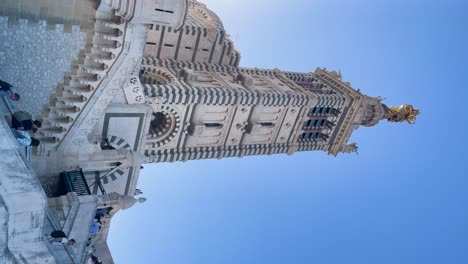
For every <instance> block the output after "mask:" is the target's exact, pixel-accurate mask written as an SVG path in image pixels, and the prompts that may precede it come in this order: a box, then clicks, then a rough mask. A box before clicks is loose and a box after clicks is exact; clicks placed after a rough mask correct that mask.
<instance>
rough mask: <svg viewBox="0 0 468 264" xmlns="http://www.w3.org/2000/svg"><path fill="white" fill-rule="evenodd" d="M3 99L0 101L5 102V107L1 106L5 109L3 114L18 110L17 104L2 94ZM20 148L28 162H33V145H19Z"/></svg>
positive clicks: (11, 113) (10, 113)
mask: <svg viewBox="0 0 468 264" xmlns="http://www.w3.org/2000/svg"><path fill="white" fill-rule="evenodd" d="M1 99H2V101H0V103H2V102H3V106H4V107H0V109H3V111H0V112H4V111H5V112H6V113H2V114H9V115H13V113H14V112H16V107H15V105H14V104H13V103H12V102H11V100H10V99H8V98H5V97H3V96H2V97H1ZM18 148H19V150H20V151H21V154H22V156H23V158H24V160H25V161H28V162H31V156H32V147H31V146H26V147H23V146H19V147H18Z"/></svg>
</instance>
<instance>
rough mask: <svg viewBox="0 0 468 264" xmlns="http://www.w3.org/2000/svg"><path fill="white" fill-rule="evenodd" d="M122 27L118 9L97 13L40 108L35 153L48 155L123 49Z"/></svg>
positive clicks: (123, 27) (68, 128) (123, 24)
mask: <svg viewBox="0 0 468 264" xmlns="http://www.w3.org/2000/svg"><path fill="white" fill-rule="evenodd" d="M129 2H133V1H129ZM124 30H125V19H124V18H123V17H122V16H120V13H119V12H118V11H115V10H110V12H102V11H101V12H99V11H98V12H97V14H96V21H95V23H94V29H93V31H92V32H91V33H90V34H91V36H92V37H91V38H88V39H90V41H89V44H88V45H87V46H86V47H85V50H84V51H83V52H81V53H80V56H79V58H78V60H77V61H75V62H74V63H73V66H72V72H71V73H70V74H69V75H68V76H66V77H65V81H64V83H63V84H60V85H58V87H57V90H56V93H55V94H52V95H51V96H50V102H49V105H48V106H47V107H46V108H45V109H44V111H43V114H42V120H43V126H42V129H41V130H40V136H38V139H39V140H41V142H42V144H41V145H40V146H39V147H38V148H37V150H36V152H35V154H36V155H49V154H50V151H52V150H53V149H54V148H55V147H56V146H57V145H58V144H59V142H60V141H61V140H62V139H63V138H64V137H65V135H66V134H67V132H68V131H69V130H70V128H71V126H72V125H73V122H74V121H75V120H76V119H77V117H78V116H79V115H80V113H81V111H82V110H83V109H84V108H85V107H86V104H87V103H88V100H89V99H90V98H91V97H92V96H93V94H94V92H95V91H96V90H97V89H99V85H100V83H101V80H102V79H103V78H104V77H105V76H106V75H107V73H108V71H109V70H110V68H111V67H112V65H113V63H114V62H115V60H116V58H117V57H118V55H119V54H120V53H121V52H122V45H123V41H124Z"/></svg>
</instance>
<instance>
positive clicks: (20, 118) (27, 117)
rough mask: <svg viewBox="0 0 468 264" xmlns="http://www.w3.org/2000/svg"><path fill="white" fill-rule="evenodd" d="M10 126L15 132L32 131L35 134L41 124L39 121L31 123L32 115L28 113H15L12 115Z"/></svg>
mask: <svg viewBox="0 0 468 264" xmlns="http://www.w3.org/2000/svg"><path fill="white" fill-rule="evenodd" d="M11 126H12V127H13V128H14V129H16V130H24V131H29V130H32V131H33V133H35V132H36V131H37V129H38V128H40V127H41V126H42V123H41V121H39V120H34V121H32V115H31V113H29V112H26V111H16V112H14V113H13V115H12V119H11Z"/></svg>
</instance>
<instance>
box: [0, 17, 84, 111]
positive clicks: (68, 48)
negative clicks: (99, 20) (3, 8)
mask: <svg viewBox="0 0 468 264" xmlns="http://www.w3.org/2000/svg"><path fill="white" fill-rule="evenodd" d="M0 38H1V39H2V41H0V65H1V66H0V79H2V80H3V81H6V82H9V83H10V84H12V85H13V86H14V89H16V91H17V92H18V93H19V94H20V95H21V100H20V101H18V102H16V108H17V109H21V110H27V111H29V112H31V113H32V114H33V115H39V114H41V113H42V109H43V106H44V105H45V104H48V102H49V93H50V92H52V91H55V90H56V88H57V84H59V83H62V82H63V80H64V74H65V73H66V72H70V71H71V65H72V62H73V61H74V60H76V59H77V58H78V53H79V51H80V50H81V49H83V48H84V46H85V43H86V33H84V32H80V27H79V26H76V25H75V26H72V30H71V32H70V33H67V32H64V25H60V24H58V25H55V28H54V27H52V29H51V27H50V26H49V27H48V26H47V22H46V21H39V22H34V23H28V20H25V19H20V20H19V21H18V23H17V24H16V25H8V17H2V16H0Z"/></svg>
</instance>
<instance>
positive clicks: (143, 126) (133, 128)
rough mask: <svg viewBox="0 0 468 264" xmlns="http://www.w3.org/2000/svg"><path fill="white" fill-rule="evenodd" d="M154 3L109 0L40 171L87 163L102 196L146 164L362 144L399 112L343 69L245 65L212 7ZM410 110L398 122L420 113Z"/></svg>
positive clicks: (54, 119) (46, 115)
mask: <svg viewBox="0 0 468 264" xmlns="http://www.w3.org/2000/svg"><path fill="white" fill-rule="evenodd" d="M154 3H156V2H154ZM154 3H153V2H152V1H110V0H108V1H102V3H101V5H100V6H99V8H98V10H97V12H96V23H95V26H94V29H93V35H92V42H91V44H90V45H89V47H88V50H87V52H84V54H85V55H84V56H83V57H82V58H80V61H79V62H76V67H75V72H73V73H72V74H71V76H70V77H69V78H68V80H66V82H65V83H64V84H62V85H59V87H58V91H57V93H55V94H53V95H52V99H51V102H52V104H51V105H50V106H49V107H47V108H46V109H45V110H44V112H43V114H42V116H41V117H42V120H43V123H44V127H43V129H41V133H42V137H41V141H42V142H43V143H45V144H43V146H41V147H40V148H39V149H38V150H37V151H36V152H35V159H34V161H35V164H36V168H37V170H38V171H39V172H40V174H41V173H43V174H44V175H47V174H49V175H52V174H58V173H60V172H62V171H70V170H76V169H81V170H82V171H83V173H84V174H85V175H86V180H87V183H88V185H92V186H93V188H92V190H91V192H92V193H95V194H102V191H101V190H99V188H97V187H98V185H102V186H103V187H104V189H106V190H108V191H115V192H118V193H121V194H125V195H129V194H132V193H134V191H135V188H136V183H137V180H138V173H139V168H140V164H141V163H148V162H150V163H152V162H175V161H188V160H196V159H209V158H217V159H221V158H224V157H243V156H248V155H271V154H277V153H288V154H293V153H294V152H296V151H312V150H320V151H325V152H327V153H329V154H332V155H337V154H338V153H340V152H356V151H357V146H356V144H355V143H349V142H348V140H349V137H350V135H351V133H352V131H353V130H355V129H357V128H358V127H359V126H361V125H363V126H372V125H375V124H376V123H377V122H379V121H380V120H381V119H385V118H388V116H389V115H390V113H391V112H390V110H389V109H390V108H388V107H387V106H385V105H384V104H382V103H381V102H380V101H381V99H380V98H378V97H370V96H366V95H363V94H361V93H360V92H359V91H357V90H355V89H353V88H352V87H351V85H350V84H349V83H347V82H345V81H343V80H342V77H341V73H339V72H336V71H327V70H326V69H316V70H315V71H314V72H307V73H299V72H288V71H282V70H280V69H259V68H244V67H239V62H240V53H239V52H238V51H237V50H236V49H235V48H234V44H233V42H232V40H231V39H230V38H229V35H228V34H227V33H226V31H225V30H224V27H223V24H222V22H221V20H220V19H219V17H218V16H217V15H216V14H214V13H213V12H212V11H210V10H209V9H208V8H207V7H206V6H205V5H204V4H203V3H200V2H197V1H165V2H163V3H162V2H158V3H159V5H158V4H154ZM161 3H162V4H161ZM148 6H151V7H148ZM148 10H150V11H151V12H149V11H148ZM391 109H397V108H391ZM401 109H402V113H400V114H399V116H398V118H397V119H398V120H399V121H402V120H405V119H408V118H409V116H410V115H411V116H414V113H411V111H413V109H412V108H411V109H409V110H408V111H406V112H405V108H404V107H403V108H401ZM395 111H397V112H398V111H400V110H399V109H397V110H395ZM415 111H416V110H415ZM59 157H60V158H59ZM58 160H59V161H60V162H57V161H58ZM98 181H99V184H96V182H98Z"/></svg>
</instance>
